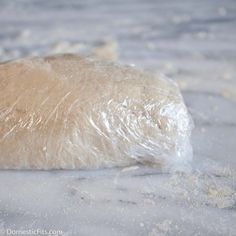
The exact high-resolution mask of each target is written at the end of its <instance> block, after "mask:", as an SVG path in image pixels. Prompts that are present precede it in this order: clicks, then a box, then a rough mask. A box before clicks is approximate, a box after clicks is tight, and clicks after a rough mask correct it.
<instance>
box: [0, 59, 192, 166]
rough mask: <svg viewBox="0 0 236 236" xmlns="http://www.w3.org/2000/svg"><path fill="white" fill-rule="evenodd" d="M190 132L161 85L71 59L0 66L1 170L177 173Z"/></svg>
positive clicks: (176, 100) (183, 112) (177, 101)
mask: <svg viewBox="0 0 236 236" xmlns="http://www.w3.org/2000/svg"><path fill="white" fill-rule="evenodd" d="M191 128H192V125H191V119H190V117H189V115H188V111H187V109H186V106H185V105H184V102H183V99H182V96H181V94H180V91H179V89H178V87H177V85H176V84H175V83H174V82H173V81H171V80H169V79H166V78H162V77H158V76H156V75H152V74H149V73H146V72H140V71H138V70H137V69H134V68H132V67H129V66H121V65H116V64H113V63H111V62H105V61H101V60H98V59H95V58H82V57H79V56H74V55H59V56H55V57H46V58H32V59H22V60H17V61H12V62H7V63H4V64H1V65H0V168H1V169H80V168H100V167H112V166H127V165H132V164H135V163H144V164H145V163H149V164H154V165H156V164H157V165H162V166H164V167H166V166H175V165H176V164H184V163H187V162H188V160H189V159H190V158H191V146H190V144H189V138H190V133H191Z"/></svg>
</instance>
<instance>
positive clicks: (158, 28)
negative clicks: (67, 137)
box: [0, 0, 236, 236]
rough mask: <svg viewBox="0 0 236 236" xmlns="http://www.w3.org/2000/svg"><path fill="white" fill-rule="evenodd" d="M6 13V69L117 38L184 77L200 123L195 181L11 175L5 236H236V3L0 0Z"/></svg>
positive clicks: (2, 32) (2, 195)
mask: <svg viewBox="0 0 236 236" xmlns="http://www.w3.org/2000/svg"><path fill="white" fill-rule="evenodd" d="M0 6H1V7H0V61H4V60H9V59H13V58H17V57H22V56H27V55H44V54H48V53H52V52H55V51H70V52H71V51H74V52H79V53H85V54H86V53H88V52H89V51H90V50H92V49H93V48H94V47H97V46H99V45H103V44H104V42H106V41H107V39H109V42H112V45H113V44H117V45H118V49H117V52H118V54H119V59H118V60H119V61H121V62H123V63H129V64H131V63H132V64H135V65H136V66H137V67H140V68H144V69H148V70H151V71H154V72H155V71H158V72H162V73H165V74H167V75H168V76H170V77H172V78H173V79H175V80H176V81H177V82H178V83H179V85H180V88H181V90H182V93H183V95H184V98H185V102H186V104H187V106H188V108H189V110H190V112H191V114H192V116H193V119H194V122H195V126H196V127H195V129H194V132H193V136H192V144H193V148H194V158H193V163H192V171H191V172H188V173H162V172H161V170H158V169H152V168H147V167H143V166H135V167H132V168H128V169H127V168H126V169H117V168H114V169H106V170H96V171H51V172H50V171H48V172H40V171H1V172H0V235H1V234H3V235H4V230H5V234H6V235H7V231H6V230H7V229H11V230H13V229H15V230H33V229H41V230H51V229H55V230H61V231H62V232H63V235H109V236H111V235H119V236H121V235H129V236H130V235H147V236H148V235H149V236H153V235H187V236H189V235H214V236H215V235H236V224H235V222H236V182H235V180H236V156H235V153H236V77H235V76H236V44H235V42H236V30H235V22H236V2H235V1H234V0H226V1H219V0H215V1H210V0H204V1H203V0H200V1H193V0H188V1H187V0H186V1H171V0H168V1H160V0H158V1H154V0H148V1H141V0H136V1H134V0H132V1H131V0H130V1H125V0H121V1H116V2H115V1H108V0H106V1H102V0H89V1H72V0H69V1H62V0H59V1H46V0H42V1H35V0H34V1H29V0H24V1H23V0H22V1H7V0H0ZM105 44H106V43H105ZM112 50H115V47H113V46H112ZM114 53H115V51H114ZM23 235H27V234H26V232H25V234H23ZM28 235H29V234H28ZM31 235H33V234H31ZM38 235H43V234H38Z"/></svg>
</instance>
